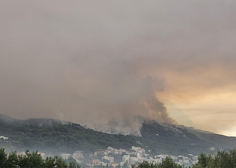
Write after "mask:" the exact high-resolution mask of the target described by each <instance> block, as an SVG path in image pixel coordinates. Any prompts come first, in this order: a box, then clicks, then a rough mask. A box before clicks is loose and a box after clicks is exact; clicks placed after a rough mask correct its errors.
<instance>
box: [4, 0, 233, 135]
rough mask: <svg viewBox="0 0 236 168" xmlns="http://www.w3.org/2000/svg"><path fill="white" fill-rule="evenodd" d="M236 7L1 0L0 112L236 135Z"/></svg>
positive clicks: (104, 125)
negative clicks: (165, 125)
mask: <svg viewBox="0 0 236 168" xmlns="http://www.w3.org/2000/svg"><path fill="white" fill-rule="evenodd" d="M235 14H236V2H235V1H233V0H226V1H220V0H215V1H214V2H210V1H203V0H192V1H188V0H182V1H174V0H170V1H162V2H161V1H137V0H136V1H134V0H131V1H128V2H127V1H108V0H101V1H93V0H92V1H85V0H80V1H71V0H69V1H61V0H59V1H46V0H41V1H29V0H23V1H17V2H16V1H2V2H0V30H1V31H0V38H1V41H0V80H1V85H0V93H1V94H0V108H1V112H0V113H3V114H7V115H9V116H11V117H16V118H21V119H26V118H55V119H60V120H67V121H72V122H77V123H80V124H82V125H90V126H91V127H96V128H97V129H100V130H106V131H109V129H116V130H117V133H124V134H127V133H131V134H138V133H139V128H140V126H141V125H140V124H141V121H140V120H139V118H138V117H137V116H141V117H143V118H147V119H154V120H156V121H159V122H163V123H170V124H175V123H179V124H184V125H187V126H192V125H194V127H195V128H199V129H202V130H207V131H212V132H215V133H219V134H224V135H229V136H231V135H233V136H236V124H235V123H236V122H235V121H236V113H235V111H236V99H235V96H236V74H235V73H236V66H235V63H236V56H235V53H236V48H235V47H234V43H235V42H236V37H235V36H236V23H235V22H234V20H235V19H234V17H235Z"/></svg>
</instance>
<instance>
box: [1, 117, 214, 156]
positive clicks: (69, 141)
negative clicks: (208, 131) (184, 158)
mask: <svg viewBox="0 0 236 168" xmlns="http://www.w3.org/2000/svg"><path fill="white" fill-rule="evenodd" d="M46 121H47V122H48V121H49V123H50V124H47V123H46V122H44V120H43V119H30V120H22V121H20V122H18V124H16V123H17V122H14V123H11V124H8V123H6V122H2V121H0V135H3V136H6V137H9V139H8V140H1V139H0V146H2V147H5V148H6V150H7V151H11V150H18V151H23V150H24V149H31V150H39V149H40V151H42V152H45V153H52V154H57V153H73V152H74V151H76V150H82V151H84V152H85V153H88V152H91V153H92V152H94V151H96V150H99V149H106V148H107V147H108V146H111V147H113V148H123V149H130V148H131V147H132V146H138V147H142V148H144V149H145V150H146V151H148V150H150V151H151V152H150V154H153V155H156V154H162V153H169V154H171V155H179V154H181V155H183V154H188V153H192V154H198V153H200V152H201V151H203V152H206V153H207V152H209V150H208V149H209V148H210V147H211V146H215V147H216V149H217V146H216V144H213V143H210V142H209V141H204V140H202V139H200V138H198V137H197V136H196V135H194V134H191V133H189V132H188V131H186V130H185V129H183V128H177V127H175V126H171V129H169V130H168V129H166V128H165V127H164V126H162V125H160V124H158V123H144V124H143V127H142V128H141V130H140V131H141V133H142V137H137V136H132V135H117V134H106V133H103V132H98V131H94V130H92V129H88V128H85V127H82V126H80V125H79V124H74V123H67V124H62V123H60V122H58V121H57V122H56V121H54V120H50V119H47V120H46ZM42 123H43V124H42ZM45 123H46V124H45ZM172 130H177V131H174V132H173V131H172ZM157 134H158V136H157ZM193 144H194V145H193Z"/></svg>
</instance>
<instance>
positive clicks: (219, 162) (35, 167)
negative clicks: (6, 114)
mask: <svg viewBox="0 0 236 168" xmlns="http://www.w3.org/2000/svg"><path fill="white" fill-rule="evenodd" d="M42 167H43V168H80V166H79V165H78V164H77V163H76V162H73V161H70V162H68V163H67V162H66V161H65V160H63V159H62V158H60V157H58V156H54V157H47V158H46V159H43V158H42V156H41V155H40V154H39V153H38V151H36V152H32V153H30V152H29V151H28V150H26V151H25V154H24V155H17V153H16V151H13V152H11V153H9V154H7V153H5V149H3V148H0V168H42ZM101 167H102V166H101ZM126 167H127V166H126ZM134 167H137V168H187V167H185V166H184V165H179V164H177V163H175V162H174V161H173V160H172V159H171V158H170V157H166V158H165V159H163V160H162V163H158V164H154V163H149V162H147V161H144V162H142V163H140V164H139V165H137V166H135V165H132V168H134ZM188 168H236V149H233V150H230V151H229V152H226V151H218V152H217V154H216V155H206V154H204V153H201V154H200V155H199V157H198V163H196V164H195V165H192V166H189V167H188Z"/></svg>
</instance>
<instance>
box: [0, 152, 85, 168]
mask: <svg viewBox="0 0 236 168" xmlns="http://www.w3.org/2000/svg"><path fill="white" fill-rule="evenodd" d="M0 168H80V166H79V165H78V164H77V163H76V162H73V161H71V162H69V163H67V162H66V161H65V160H63V159H62V158H60V157H58V156H54V157H47V158H46V159H43V158H42V156H41V155H40V154H39V153H38V151H36V152H32V153H30V152H29V150H26V151H25V154H24V155H17V153H16V151H13V152H11V153H9V154H7V153H5V149H4V148H1V149H0Z"/></svg>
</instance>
